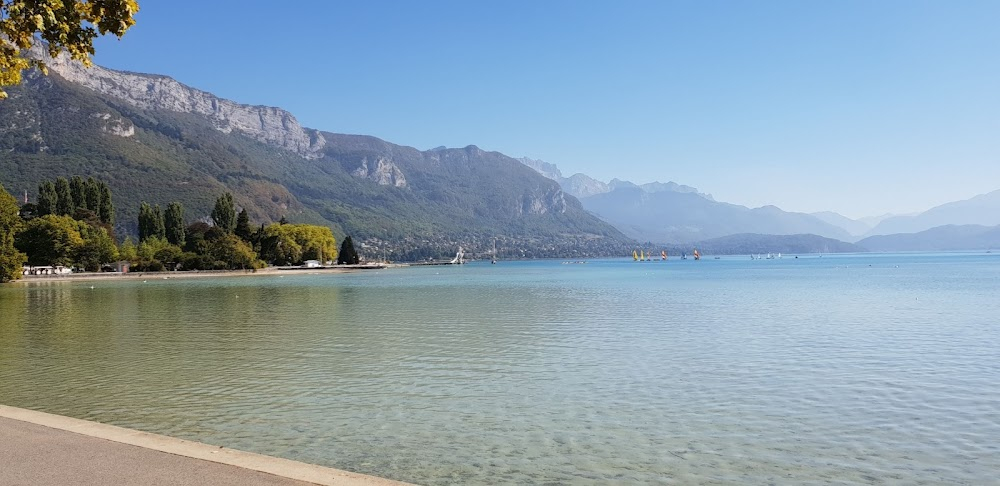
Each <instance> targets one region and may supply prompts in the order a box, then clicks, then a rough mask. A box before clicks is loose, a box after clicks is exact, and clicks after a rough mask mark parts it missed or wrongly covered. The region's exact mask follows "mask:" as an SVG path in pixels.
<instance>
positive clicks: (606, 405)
mask: <svg viewBox="0 0 1000 486" xmlns="http://www.w3.org/2000/svg"><path fill="white" fill-rule="evenodd" d="M91 287H93V288H91ZM997 356H1000V258H998V255H992V254H885V255H881V254H873V255H868V254H865V255H824V256H822V257H820V256H818V255H803V256H801V257H800V258H794V257H790V256H785V257H784V258H782V259H775V260H751V259H750V258H749V257H723V258H722V259H719V260H714V259H703V260H701V261H693V260H679V259H673V258H672V259H670V260H668V261H665V262H663V261H651V262H633V261H632V260H631V259H628V260H594V261H588V262H587V263H586V264H564V263H563V262H560V261H530V262H507V261H501V262H500V263H498V264H497V265H490V264H489V262H476V263H472V264H469V265H461V266H458V265H455V266H432V267H410V268H396V269H388V270H378V271H368V272H359V273H349V274H338V275H287V276H285V275H275V276H262V277H254V278H241V277H233V278H206V279H187V280H186V279H176V280H174V279H171V280H163V279H159V278H156V277H151V278H150V279H148V280H147V281H145V282H143V281H140V280H121V281H97V282H73V281H67V282H44V281H42V282H29V283H21V284H15V285H5V286H3V287H0V403H3V404H6V405H12V406H18V407H24V408H30V409H35V410H42V411H46V412H51V413H57V414H62V415H68V416H71V417H77V418H83V419H88V420H94V421H98V422H104V423H110V424H114V425H119V426H123V427H130V428H134V429H139V430H145V431H150V432H155V433H160V434H165V435H169V436H174V437H179V438H183V439H189V440H195V441H200V442H205V443H209V444H216V445H221V446H226V447H231V448H236V449H242V450H247V451H252V452H259V453H264V454H270V455H276V456H281V457H286V458H290V459H295V460H299V461H304V462H310V463H315V464H321V465H325V466H331V467H336V468H341V469H347V470H351V471H356V472H361V473H366V474H373V475H378V476H385V477H390V478H393V479H399V480H404V481H411V482H416V483H421V484H453V483H475V484H484V483H546V482H549V483H592V484H599V483H609V482H617V483H693V482H696V483H733V482H741V483H748V482H749V483H762V482H779V483H781V482H786V483H829V482H837V483H844V482H846V483H874V482H895V483H906V484H941V483H983V482H987V481H992V480H994V479H995V478H994V476H995V474H996V471H998V470H1000V439H998V438H1000V362H998V361H997V359H996V357H997Z"/></svg>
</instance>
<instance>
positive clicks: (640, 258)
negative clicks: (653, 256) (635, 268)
mask: <svg viewBox="0 0 1000 486" xmlns="http://www.w3.org/2000/svg"><path fill="white" fill-rule="evenodd" d="M645 259H646V256H645V254H644V253H643V252H642V250H639V260H645Z"/></svg>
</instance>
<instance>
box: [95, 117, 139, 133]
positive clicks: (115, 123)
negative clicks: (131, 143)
mask: <svg viewBox="0 0 1000 486" xmlns="http://www.w3.org/2000/svg"><path fill="white" fill-rule="evenodd" d="M90 117H91V118H95V119H97V120H98V123H100V128H101V131H103V132H104V133H110V134H111V135H114V136H117V137H131V136H132V135H135V125H133V124H132V122H131V121H130V120H127V119H125V118H122V117H120V116H119V117H112V116H111V113H94V114H92V115H90Z"/></svg>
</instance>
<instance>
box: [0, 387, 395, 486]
mask: <svg viewBox="0 0 1000 486" xmlns="http://www.w3.org/2000/svg"><path fill="white" fill-rule="evenodd" d="M0 465H2V467H0V484H3V485H26V486H27V485H31V486H47V485H65V484H74V485H83V486H89V485H94V486H98V485H100V486H104V485H108V484H115V485H203V484H211V485H220V486H228V485H233V486H236V485H251V486H257V485H280V486H304V485H310V484H322V485H340V486H370V485H374V486H383V485H384V486H389V485H401V484H404V483H398V482H395V481H391V480H388V479H382V478H377V477H374V476H365V475H362V474H355V473H351V472H347V471H341V470H337V469H331V468H326V467H321V466H314V465H311V464H305V463H301V462H295V461H290V460H287V459H279V458H276V457H270V456H263V455H260V454H253V453H249V452H242V451H236V450H233V449H225V448H221V447H217V446H210V445H207V444H201V443H197V442H190V441H186V440H181V439H175V438H172V437H166V436H162V435H156V434H150V433H146V432H139V431H135V430H129V429H123V428H121V427H115V426H112V425H105V424H99V423H96V422H88V421H86V420H78V419H73V418H69V417H62V416H59V415H52V414H47V413H42V412H35V411H31V410H25V409H20V408H14V407H7V406H4V405H0Z"/></svg>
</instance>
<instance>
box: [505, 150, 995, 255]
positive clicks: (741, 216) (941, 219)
mask: <svg viewBox="0 0 1000 486" xmlns="http://www.w3.org/2000/svg"><path fill="white" fill-rule="evenodd" d="M518 160H520V161H521V163H523V164H525V165H527V166H528V167H531V168H533V169H535V170H536V171H537V172H538V173H539V174H541V175H543V176H545V177H548V178H549V179H552V180H554V181H556V182H558V183H559V185H560V186H561V187H562V188H563V190H564V191H566V192H567V193H569V194H572V195H574V196H576V197H578V198H579V199H580V202H581V203H582V204H583V207H584V208H585V209H587V210H588V211H590V212H592V213H594V214H596V215H598V216H600V217H601V218H602V219H604V220H605V221H607V222H608V223H610V224H612V225H614V226H615V227H616V228H618V229H619V230H621V231H622V232H623V233H625V234H626V235H628V236H630V237H632V238H635V239H636V240H638V241H650V242H668V243H673V244H677V243H692V242H697V243H698V244H699V245H705V244H706V243H708V241H706V240H713V239H717V238H722V237H725V236H729V235H742V234H767V235H801V234H813V235H817V236H822V237H825V238H830V239H835V240H840V241H843V242H857V243H858V246H855V247H846V246H845V247H842V248H845V249H844V250H843V251H863V250H864V248H862V247H866V243H867V244H869V245H871V246H872V247H873V248H872V250H875V251H883V250H881V248H883V246H882V244H883V243H882V242H883V241H889V240H881V239H872V238H867V237H871V236H876V235H887V234H911V233H917V232H921V231H926V230H929V229H931V228H938V227H941V226H948V225H951V226H955V225H980V226H986V227H989V226H994V225H998V224H1000V190H998V191H993V192H990V193H988V194H982V195H978V196H975V197H973V198H970V199H967V200H963V201H955V202H951V203H947V204H943V205H941V206H937V207H934V208H931V209H928V210H927V211H924V212H921V213H916V214H910V215H893V214H884V215H880V216H872V217H867V218H861V219H851V218H848V217H846V216H843V215H841V214H838V213H835V212H832V211H822V212H816V213H811V214H805V213H796V212H789V211H783V210H781V209H780V208H777V207H775V206H763V207H759V208H748V207H746V206H740V205H737V204H730V203H725V202H721V201H716V200H715V199H714V198H713V197H712V196H711V195H710V194H705V193H702V192H699V191H698V190H697V189H696V188H694V187H691V186H686V185H682V184H678V183H675V182H667V183H660V182H653V183H648V184H642V185H637V184H634V183H631V182H628V181H622V180H619V179H613V180H611V182H608V183H604V182H601V181H598V180H595V179H593V178H591V177H589V176H587V175H585V174H574V175H572V176H570V177H563V175H562V173H561V171H560V170H559V168H558V167H557V166H556V165H554V164H549V163H546V162H544V161H540V160H532V159H528V158H521V159H518ZM954 231H956V230H954V229H940V230H938V231H934V232H930V233H929V234H926V235H922V238H923V239H919V238H918V239H911V238H904V237H902V236H900V237H898V238H895V239H890V240H891V241H895V242H897V243H898V244H897V245H895V246H894V247H895V248H898V250H900V251H908V250H921V249H924V248H931V247H940V248H950V249H978V248H980V247H982V244H983V241H984V240H975V239H968V240H966V239H963V238H964V237H963V236H961V235H957V234H953V233H954ZM966 231H972V230H971V229H966ZM962 234H963V235H964V234H965V233H962ZM935 236H940V237H941V238H942V240H940V241H938V242H937V243H934V244H932V243H931V241H932V240H934V238H935ZM744 239H745V238H744ZM719 241H722V242H726V244H728V245H729V247H730V249H731V250H732V251H736V246H743V245H736V246H733V245H732V243H733V240H726V239H724V238H723V239H722V240H719ZM918 241H919V242H918ZM963 242H964V243H963ZM963 244H964V245H966V246H965V247H963V246H962V245H963ZM969 245H971V246H969ZM847 248H851V249H847ZM876 248H878V249H876ZM764 251H765V252H766V251H767V250H766V249H765V250H764ZM774 251H777V250H774Z"/></svg>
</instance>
